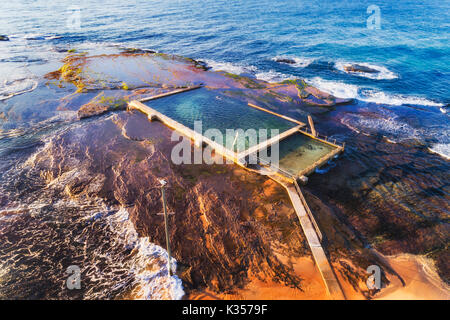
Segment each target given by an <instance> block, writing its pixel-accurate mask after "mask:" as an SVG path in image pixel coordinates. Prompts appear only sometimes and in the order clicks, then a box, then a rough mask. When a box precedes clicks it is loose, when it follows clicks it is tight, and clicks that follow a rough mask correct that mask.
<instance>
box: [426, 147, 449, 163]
mask: <svg viewBox="0 0 450 320" xmlns="http://www.w3.org/2000/svg"><path fill="white" fill-rule="evenodd" d="M428 150H430V151H431V152H432V153H436V154H438V155H440V156H441V157H443V158H445V159H447V160H450V143H436V144H434V145H432V146H431V147H429V148H428Z"/></svg>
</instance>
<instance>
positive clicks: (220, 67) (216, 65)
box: [201, 59, 257, 75]
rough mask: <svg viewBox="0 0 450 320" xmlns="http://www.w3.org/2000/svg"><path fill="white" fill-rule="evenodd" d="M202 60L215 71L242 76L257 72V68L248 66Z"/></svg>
mask: <svg viewBox="0 0 450 320" xmlns="http://www.w3.org/2000/svg"><path fill="white" fill-rule="evenodd" d="M201 60H202V61H204V62H206V63H207V64H208V66H209V67H211V69H212V70H213V71H225V72H229V73H233V74H237V75H241V74H252V73H254V72H255V71H256V70H257V68H256V67H254V66H248V65H247V66H244V65H239V64H236V63H231V62H219V61H215V60H210V59H201Z"/></svg>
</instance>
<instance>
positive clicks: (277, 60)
mask: <svg viewBox="0 0 450 320" xmlns="http://www.w3.org/2000/svg"><path fill="white" fill-rule="evenodd" d="M275 61H276V62H280V63H287V64H295V63H296V62H295V60H294V59H290V58H276V59H275Z"/></svg>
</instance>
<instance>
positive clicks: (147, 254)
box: [92, 208, 184, 300]
mask: <svg viewBox="0 0 450 320" xmlns="http://www.w3.org/2000/svg"><path fill="white" fill-rule="evenodd" d="M92 218H97V219H98V217H97V216H93V217H92ZM107 220H108V222H109V224H110V226H111V228H112V230H114V231H115V232H117V233H118V235H119V238H120V240H121V241H122V242H123V244H124V245H125V246H126V247H127V248H128V249H130V250H134V251H136V254H134V255H133V258H132V259H133V261H132V263H131V264H130V265H131V270H130V271H131V272H132V273H133V275H134V278H135V283H134V287H135V288H136V289H135V290H134V292H133V296H134V298H137V299H151V300H162V299H164V300H180V299H181V298H182V297H183V296H184V291H183V285H182V282H181V279H180V278H178V277H177V276H176V275H173V276H171V277H168V270H167V259H168V255H167V252H166V251H165V250H164V249H163V248H161V247H160V246H158V245H156V244H153V243H151V242H150V241H149V239H148V237H139V236H138V234H137V232H136V229H135V228H134V225H133V223H132V221H131V220H130V217H129V213H128V211H127V209H126V208H121V209H120V210H119V211H117V212H116V213H115V214H113V215H110V216H108V217H107ZM176 266H177V265H176V261H175V259H173V258H172V259H171V268H172V270H176Z"/></svg>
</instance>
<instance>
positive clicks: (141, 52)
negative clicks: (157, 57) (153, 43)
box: [122, 48, 156, 54]
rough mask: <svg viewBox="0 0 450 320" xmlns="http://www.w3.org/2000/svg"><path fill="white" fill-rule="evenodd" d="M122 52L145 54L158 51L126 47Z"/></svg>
mask: <svg viewBox="0 0 450 320" xmlns="http://www.w3.org/2000/svg"><path fill="white" fill-rule="evenodd" d="M122 53H131V54H143V53H156V51H153V50H148V49H137V48H125V49H124V50H123V51H122Z"/></svg>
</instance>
